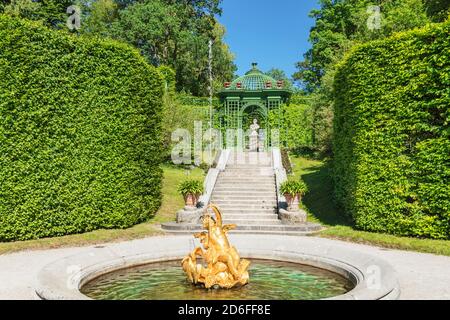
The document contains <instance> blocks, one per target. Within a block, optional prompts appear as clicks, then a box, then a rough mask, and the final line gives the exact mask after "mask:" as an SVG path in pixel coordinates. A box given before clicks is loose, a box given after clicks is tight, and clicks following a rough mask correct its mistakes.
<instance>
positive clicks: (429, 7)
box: [425, 0, 450, 22]
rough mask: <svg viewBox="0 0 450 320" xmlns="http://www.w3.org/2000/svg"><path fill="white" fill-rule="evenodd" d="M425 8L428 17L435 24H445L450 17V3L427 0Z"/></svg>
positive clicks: (441, 0)
mask: <svg viewBox="0 0 450 320" xmlns="http://www.w3.org/2000/svg"><path fill="white" fill-rule="evenodd" d="M425 8H426V11H427V14H428V16H429V17H430V18H431V20H433V21H434V22H444V21H445V20H447V19H448V17H449V15H450V1H448V0H426V1H425Z"/></svg>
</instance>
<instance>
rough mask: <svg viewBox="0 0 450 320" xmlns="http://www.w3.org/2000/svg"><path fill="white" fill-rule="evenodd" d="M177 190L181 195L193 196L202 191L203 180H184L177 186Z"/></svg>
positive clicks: (200, 193)
mask: <svg viewBox="0 0 450 320" xmlns="http://www.w3.org/2000/svg"><path fill="white" fill-rule="evenodd" d="M178 192H179V193H180V194H181V195H182V196H186V195H188V194H192V195H195V196H199V195H202V194H203V192H204V188H203V182H201V181H198V180H186V181H184V182H182V183H181V184H180V185H179V186H178Z"/></svg>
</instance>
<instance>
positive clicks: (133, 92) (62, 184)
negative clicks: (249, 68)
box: [0, 15, 163, 241]
mask: <svg viewBox="0 0 450 320" xmlns="http://www.w3.org/2000/svg"><path fill="white" fill-rule="evenodd" d="M0 82H1V85H0V241H13V240H26V239H36V238H43V237H51V236H60V235H66V234H74V233H82V232H87V231H91V230H95V229H100V228H104V229H110V228H127V227H130V226H132V225H134V224H137V223H140V222H143V221H146V220H148V219H149V218H150V217H151V216H152V215H153V214H154V213H155V212H156V210H157V209H158V208H159V206H160V201H161V195H160V188H161V178H162V177H161V176H162V172H161V169H160V168H159V163H160V161H161V160H160V158H161V149H162V146H161V138H160V132H161V125H160V124H161V105H162V103H161V96H162V91H163V86H162V79H161V76H160V74H159V73H158V72H157V70H156V69H155V68H153V67H151V66H149V65H148V64H146V62H145V61H144V59H143V58H142V57H141V56H140V55H139V53H138V52H137V51H136V50H133V49H132V48H130V47H128V46H127V45H124V44H120V43H116V42H113V41H99V40H93V39H88V38H84V37H77V36H72V35H69V34H64V33H62V32H59V31H51V30H49V29H47V28H45V27H43V26H41V25H40V24H39V23H35V22H27V21H25V20H19V19H16V18H11V17H8V16H5V15H0Z"/></svg>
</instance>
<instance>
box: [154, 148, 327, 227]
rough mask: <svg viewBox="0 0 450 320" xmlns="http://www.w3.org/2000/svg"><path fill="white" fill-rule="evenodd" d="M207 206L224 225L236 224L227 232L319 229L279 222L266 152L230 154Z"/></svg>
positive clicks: (269, 160)
mask: <svg viewBox="0 0 450 320" xmlns="http://www.w3.org/2000/svg"><path fill="white" fill-rule="evenodd" d="M255 156H257V159H258V161H255ZM243 159H244V161H243ZM252 163H254V164H252ZM211 203H212V204H214V205H216V206H217V207H218V208H219V209H220V211H221V212H222V216H223V222H224V224H236V225H237V229H236V230H233V231H231V233H245V234H280V235H305V234H310V233H312V232H316V231H318V230H320V229H321V226H320V225H315V224H305V225H285V224H283V223H282V222H281V220H279V218H278V196H277V191H276V179H275V172H274V170H273V168H272V158H271V154H270V153H267V154H265V153H260V154H250V153H244V154H242V153H241V154H237V153H234V154H232V155H231V156H230V159H229V163H228V165H227V166H226V168H225V171H223V172H221V173H220V174H219V176H218V178H217V181H216V185H215V187H214V190H213V192H212V196H211ZM163 228H164V230H165V231H166V232H169V233H173V234H192V233H194V232H201V231H203V230H202V226H201V225H200V224H176V223H169V224H164V226H163Z"/></svg>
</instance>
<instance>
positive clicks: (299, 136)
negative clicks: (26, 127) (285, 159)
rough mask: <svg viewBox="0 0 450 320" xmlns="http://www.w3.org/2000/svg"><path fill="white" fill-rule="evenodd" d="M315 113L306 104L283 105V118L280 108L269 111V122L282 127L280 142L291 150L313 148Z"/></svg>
mask: <svg viewBox="0 0 450 320" xmlns="http://www.w3.org/2000/svg"><path fill="white" fill-rule="evenodd" d="M312 116H313V114H312V109H311V107H310V106H309V105H306V104H300V105H296V104H290V105H282V106H281V119H280V114H279V111H278V110H271V111H270V112H269V124H270V126H271V127H272V128H278V127H280V144H281V145H283V146H285V147H286V148H288V149H290V150H301V149H304V148H311V147H312V145H313V127H312V122H313V117H312Z"/></svg>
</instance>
